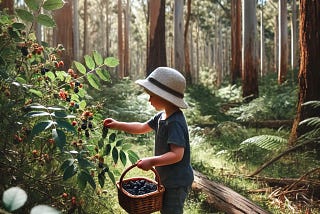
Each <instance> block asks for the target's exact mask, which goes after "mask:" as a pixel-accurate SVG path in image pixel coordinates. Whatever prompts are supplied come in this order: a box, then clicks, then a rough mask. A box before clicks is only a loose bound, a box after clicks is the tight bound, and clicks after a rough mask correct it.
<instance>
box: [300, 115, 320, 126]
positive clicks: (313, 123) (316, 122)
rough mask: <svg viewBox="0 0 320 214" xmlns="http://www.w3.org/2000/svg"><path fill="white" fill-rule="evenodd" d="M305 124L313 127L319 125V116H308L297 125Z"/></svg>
mask: <svg viewBox="0 0 320 214" xmlns="http://www.w3.org/2000/svg"><path fill="white" fill-rule="evenodd" d="M302 124H305V125H307V126H312V127H314V128H319V127H320V117H310V118H307V119H305V120H303V121H301V122H300V123H299V125H302Z"/></svg>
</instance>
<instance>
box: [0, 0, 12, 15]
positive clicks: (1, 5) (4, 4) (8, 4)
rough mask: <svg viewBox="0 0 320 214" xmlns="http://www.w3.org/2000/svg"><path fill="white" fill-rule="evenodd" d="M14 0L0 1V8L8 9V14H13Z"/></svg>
mask: <svg viewBox="0 0 320 214" xmlns="http://www.w3.org/2000/svg"><path fill="white" fill-rule="evenodd" d="M13 5H14V1H13V0H2V1H0V10H1V11H3V10H4V9H7V10H8V14H13V11H14V8H13Z"/></svg>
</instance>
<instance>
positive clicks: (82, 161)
mask: <svg viewBox="0 0 320 214" xmlns="http://www.w3.org/2000/svg"><path fill="white" fill-rule="evenodd" d="M78 162H79V166H80V167H81V168H87V167H90V166H93V165H92V164H91V162H90V161H88V160H87V159H84V158H82V157H79V158H78Z"/></svg>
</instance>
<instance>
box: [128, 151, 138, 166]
mask: <svg viewBox="0 0 320 214" xmlns="http://www.w3.org/2000/svg"><path fill="white" fill-rule="evenodd" d="M128 156H129V160H130V162H131V163H132V164H135V163H136V162H137V161H138V160H139V159H140V158H139V156H138V155H137V154H136V153H135V152H134V151H132V150H129V151H128Z"/></svg>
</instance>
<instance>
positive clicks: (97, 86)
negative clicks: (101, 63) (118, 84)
mask: <svg viewBox="0 0 320 214" xmlns="http://www.w3.org/2000/svg"><path fill="white" fill-rule="evenodd" d="M87 79H88V81H89V83H90V85H91V86H92V87H94V88H95V89H97V90H100V87H101V85H100V81H99V78H98V77H97V76H96V75H94V74H93V73H88V75H87Z"/></svg>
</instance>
